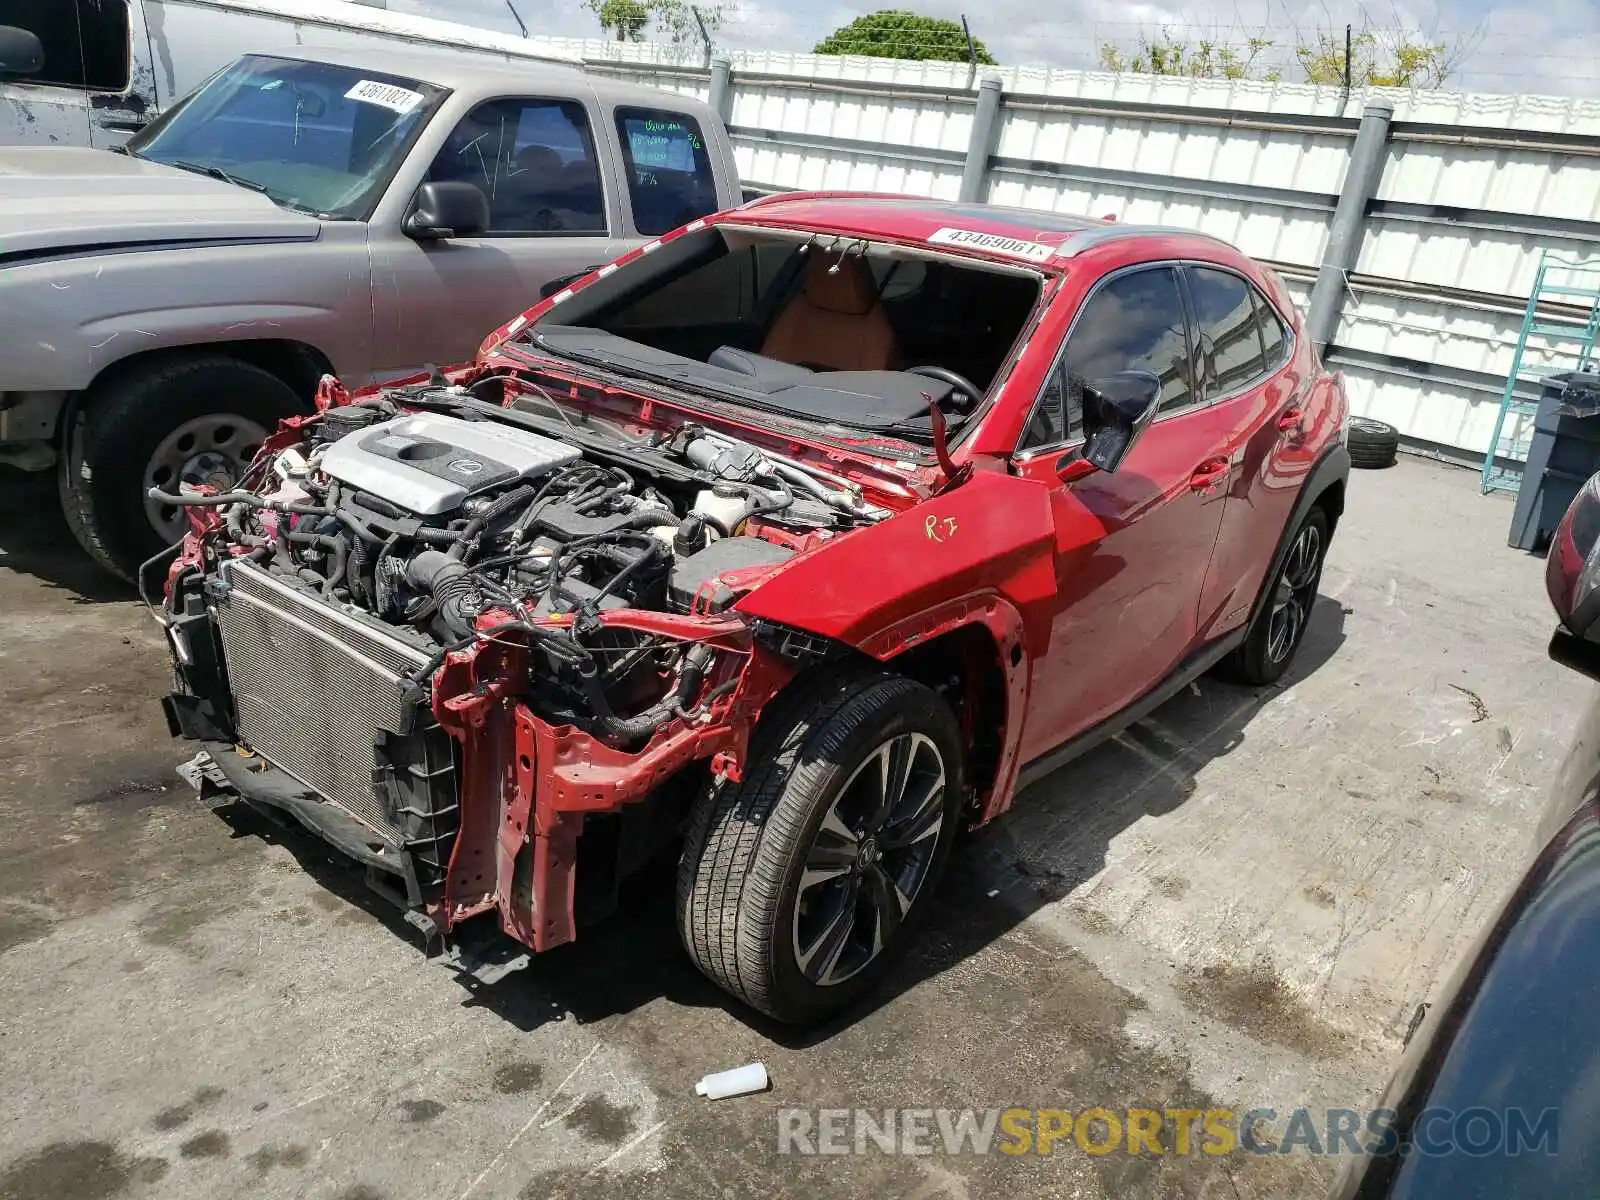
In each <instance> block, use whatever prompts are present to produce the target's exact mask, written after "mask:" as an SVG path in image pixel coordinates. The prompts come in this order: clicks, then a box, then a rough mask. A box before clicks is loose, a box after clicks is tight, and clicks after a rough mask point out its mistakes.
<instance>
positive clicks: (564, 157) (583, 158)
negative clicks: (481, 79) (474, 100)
mask: <svg viewBox="0 0 1600 1200" xmlns="http://www.w3.org/2000/svg"><path fill="white" fill-rule="evenodd" d="M427 179H428V181H429V182H436V181H447V180H448V181H455V182H460V183H471V184H473V185H475V186H476V187H478V188H480V189H482V191H483V193H484V195H486V196H487V197H488V198H489V234H490V235H491V236H493V235H502V236H505V235H510V236H533V235H542V236H560V235H562V234H583V235H593V234H603V233H605V232H606V213H605V196H604V192H603V191H602V190H601V187H600V171H599V168H598V166H597V165H596V158H595V149H594V137H593V135H592V134H591V132H590V129H589V118H588V115H587V114H586V113H585V112H584V108H583V105H582V104H580V103H578V102H577V101H575V100H536V99H526V98H508V99H503V100H490V101H488V102H486V103H484V104H480V105H478V106H477V107H476V108H474V109H473V110H472V111H471V112H470V113H468V114H467V115H466V116H465V117H463V118H462V119H461V123H460V124H459V125H457V126H456V127H455V129H453V130H452V131H451V133H450V136H449V137H448V138H447V139H446V140H445V144H444V146H443V147H441V148H440V150H439V153H438V155H437V156H435V158H434V160H433V164H432V165H431V166H430V167H429V168H428V175H427Z"/></svg>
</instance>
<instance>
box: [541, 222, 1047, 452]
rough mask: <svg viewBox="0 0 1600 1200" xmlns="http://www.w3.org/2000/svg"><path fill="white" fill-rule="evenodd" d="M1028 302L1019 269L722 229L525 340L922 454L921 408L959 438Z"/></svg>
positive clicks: (561, 309)
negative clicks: (934, 409) (934, 408)
mask: <svg viewBox="0 0 1600 1200" xmlns="http://www.w3.org/2000/svg"><path fill="white" fill-rule="evenodd" d="M1039 295H1040V279H1039V277H1038V276H1037V275H1036V274H1033V273H1031V272H1027V271H1021V270H1007V269H1006V268H1004V267H1001V266H998V265H994V266H991V265H987V264H983V263H976V262H957V261H955V260H952V259H947V258H941V257H939V256H938V255H937V254H934V253H932V252H926V251H921V250H918V249H914V248H911V247H906V246H900V245H897V244H892V243H886V242H872V241H868V240H866V239H859V238H858V239H846V238H840V237H836V236H834V235H832V234H828V235H815V236H811V235H807V234H804V233H798V234H797V233H790V232H786V231H765V230H755V229H747V228H741V227H736V226H718V227H713V228H711V229H707V230H703V231H701V232H698V233H691V234H686V235H684V236H682V237H679V238H676V239H674V240H673V241H671V242H669V243H667V244H666V245H664V246H662V247H661V248H660V249H659V250H657V251H656V252H655V253H653V254H650V255H647V256H642V257H640V258H637V259H635V260H633V261H632V262H630V263H628V264H627V265H626V266H624V267H622V268H620V269H619V270H617V271H616V272H615V273H614V274H612V275H610V276H608V277H606V278H603V279H597V280H595V281H594V282H592V283H590V284H588V285H587V286H585V287H584V288H582V289H580V290H579V291H578V292H576V293H575V294H574V295H573V296H572V297H571V298H570V299H568V300H565V301H564V302H563V303H561V304H560V305H559V306H558V307H556V308H554V309H552V310H551V311H550V312H549V313H547V314H546V315H545V316H544V317H542V318H541V319H540V320H539V321H538V322H536V323H535V324H534V325H533V326H532V328H531V329H530V330H528V331H527V332H526V333H525V334H524V335H523V336H524V338H525V339H526V340H528V341H530V342H531V343H532V344H533V345H534V346H535V347H537V348H538V349H540V350H543V351H545V352H547V353H549V354H551V355H554V356H556V357H560V358H567V359H570V360H573V361H576V362H580V363H583V364H586V365H588V366H592V367H597V368H601V369H604V370H606V371H608V372H610V373H612V374H616V375H622V376H630V377H633V378H638V379H644V380H649V381H653V382H659V383H664V384H667V385H670V386H673V387H676V388H680V389H683V390H688V391H696V392H702V393H706V394H708V395H713V396H716V397H719V398H726V399H729V400H732V401H734V402H736V403H739V404H744V405H749V406H752V407H756V408H761V409H764V410H767V411H769V412H773V413H777V414H781V415H784V416H789V417H793V418H795V419H797V420H800V421H804V422H807V423H811V424H818V425H822V426H824V427H829V426H834V427H838V428H839V429H841V430H845V431H860V432H861V433H868V434H873V433H875V434H880V435H887V436H890V437H893V438H895V439H899V440H910V441H912V442H921V443H924V444H926V443H928V442H930V441H931V440H932V426H933V419H932V415H931V413H930V411H929V410H930V405H931V404H937V405H938V406H939V408H940V410H941V412H942V414H943V415H944V417H945V419H946V423H947V424H948V425H949V426H952V427H954V428H959V427H960V426H961V425H962V424H964V423H965V422H967V421H968V420H970V419H971V417H972V416H973V415H974V413H975V412H976V411H977V410H978V409H979V407H980V406H981V404H982V402H983V399H984V397H985V396H986V395H987V393H988V392H989V390H990V388H991V386H992V385H993V384H994V383H995V382H996V380H997V379H998V378H999V376H1000V373H1001V371H1002V370H1003V368H1004V366H1005V364H1006V363H1007V362H1008V361H1009V359H1010V357H1011V354H1012V350H1013V347H1014V346H1015V345H1017V343H1018V341H1019V339H1020V336H1021V334H1022V331H1023V330H1024V329H1026V328H1027V327H1028V325H1029V323H1030V321H1031V319H1032V314H1033V311H1034V307H1035V305H1036V304H1037V303H1038V301H1039ZM856 436H857V437H859V434H857V435H856Z"/></svg>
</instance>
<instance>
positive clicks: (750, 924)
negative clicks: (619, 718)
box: [677, 671, 963, 1024]
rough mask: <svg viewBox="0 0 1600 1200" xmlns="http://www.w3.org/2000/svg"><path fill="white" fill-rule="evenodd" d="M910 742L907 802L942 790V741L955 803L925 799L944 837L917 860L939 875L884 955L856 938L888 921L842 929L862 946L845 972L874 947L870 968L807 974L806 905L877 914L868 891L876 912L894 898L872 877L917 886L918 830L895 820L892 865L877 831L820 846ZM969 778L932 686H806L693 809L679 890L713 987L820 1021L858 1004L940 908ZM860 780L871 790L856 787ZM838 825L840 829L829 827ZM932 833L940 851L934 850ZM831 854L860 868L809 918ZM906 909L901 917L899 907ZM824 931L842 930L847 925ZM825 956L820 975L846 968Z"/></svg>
mask: <svg viewBox="0 0 1600 1200" xmlns="http://www.w3.org/2000/svg"><path fill="white" fill-rule="evenodd" d="M919 739H920V740H919ZM906 745H909V746H911V747H914V749H912V750H911V751H910V753H912V754H913V755H915V756H918V757H917V758H916V762H915V763H913V764H911V766H908V767H907V769H906V772H905V777H906V778H907V779H908V780H915V781H917V782H916V783H915V786H914V787H913V786H909V785H908V786H907V787H906V789H905V792H906V794H907V795H909V794H911V793H912V792H913V791H915V792H916V793H917V794H919V795H921V794H924V791H923V789H924V785H925V786H926V787H927V788H929V789H931V788H933V787H934V786H936V784H934V783H932V782H930V780H931V779H932V778H933V777H932V774H931V763H932V758H931V757H929V747H931V748H932V751H933V752H934V753H936V754H937V756H938V757H939V759H940V760H941V762H942V767H943V772H944V776H943V778H944V790H943V795H942V796H941V797H940V798H939V799H938V800H937V801H936V802H935V801H933V800H932V796H933V792H932V791H931V790H928V791H927V792H926V793H925V794H926V795H927V796H928V797H929V798H930V800H929V803H928V804H927V805H926V807H925V808H924V810H923V811H924V812H925V813H926V814H928V816H929V818H930V819H931V814H933V813H934V812H935V811H937V814H938V820H939V825H938V828H937V831H936V832H934V833H927V834H925V835H924V836H922V837H920V838H914V839H913V840H912V847H914V848H915V851H916V854H918V855H921V854H923V853H926V854H927V862H926V867H925V868H919V869H921V870H922V873H921V874H920V876H919V877H918V882H917V883H916V885H915V888H914V890H913V893H912V895H911V896H910V904H909V907H906V908H905V909H904V910H903V912H904V915H903V917H901V919H900V920H899V923H898V925H895V926H893V927H892V928H891V931H890V934H889V936H888V937H886V938H883V939H882V949H881V950H879V951H878V952H877V953H876V955H875V956H873V955H872V953H871V949H872V948H871V947H870V946H866V945H864V944H863V945H861V946H859V947H857V946H856V935H855V933H854V932H853V931H855V930H861V931H862V933H863V936H862V938H861V941H862V942H863V943H864V942H865V941H866V940H867V939H866V937H865V936H864V934H865V930H866V929H867V928H869V927H870V928H871V929H873V930H878V929H880V928H881V926H879V925H878V924H877V923H875V922H871V921H866V922H865V923H863V921H862V920H860V919H858V918H857V917H851V918H849V919H848V920H846V921H844V922H843V924H844V925H847V926H848V928H846V931H845V936H844V939H842V941H841V944H843V941H848V942H849V943H850V944H849V945H848V946H846V947H845V949H844V951H842V952H841V953H838V954H836V955H834V956H833V960H832V962H833V963H837V964H838V965H839V967H840V968H841V969H842V968H844V967H847V966H848V965H849V960H850V957H851V956H852V955H854V956H857V957H859V955H860V954H861V953H866V954H867V957H866V958H865V960H864V962H863V964H862V965H859V966H857V967H856V968H855V969H854V971H853V973H851V974H849V975H848V976H842V975H841V977H840V978H839V979H837V981H828V980H821V981H819V980H815V979H812V978H808V977H807V976H806V974H805V972H804V970H803V968H802V963H801V956H800V945H799V943H800V938H801V933H802V925H805V924H807V923H808V922H812V921H814V920H815V918H813V917H812V916H811V915H809V914H808V911H807V909H808V908H809V907H810V906H811V905H813V903H816V904H818V905H824V904H831V906H832V908H833V909H834V910H835V911H838V912H841V913H842V912H844V911H845V909H846V907H848V908H849V911H850V912H851V913H858V912H861V911H865V910H864V909H857V908H856V905H857V904H858V903H862V901H861V900H859V899H858V897H866V898H867V899H866V901H865V903H867V904H868V905H870V903H871V901H872V897H873V896H883V897H887V896H888V895H889V893H888V892H885V891H883V890H882V885H881V884H875V883H874V882H872V880H874V879H888V878H890V877H891V873H894V875H895V877H897V878H899V879H902V880H904V879H906V878H907V876H905V875H904V874H903V870H904V865H903V863H902V860H901V859H899V858H898V857H896V856H899V855H901V854H903V853H909V849H907V850H902V849H897V848H893V844H894V842H895V841H897V840H900V839H902V838H910V837H911V836H912V835H911V831H910V829H909V827H905V828H901V829H900V831H899V832H898V833H896V832H894V828H893V827H894V823H893V822H890V823H889V824H888V825H886V826H884V827H883V834H882V844H883V846H884V847H889V849H886V850H884V851H883V852H882V854H880V858H879V860H872V853H873V850H872V847H873V846H874V845H875V844H876V838H875V837H873V836H867V837H861V838H859V839H858V841H856V842H855V843H854V844H848V843H836V844H835V845H833V846H832V847H831V848H828V849H824V848H823V847H822V846H821V845H820V842H819V839H820V837H821V836H822V835H821V830H822V825H823V822H824V820H825V819H828V818H830V817H831V816H835V815H840V816H843V815H844V814H845V813H846V812H847V811H849V810H848V809H847V808H846V804H847V803H849V802H853V798H854V797H855V796H856V795H857V794H858V793H860V794H862V795H863V796H864V795H865V793H864V792H862V788H864V787H867V786H868V782H867V781H869V780H870V779H872V776H871V775H870V774H868V773H867V772H866V770H865V769H866V768H871V767H874V765H875V760H876V758H877V754H878V751H879V749H880V747H893V746H906ZM888 761H894V760H892V759H891V760H888ZM919 764H920V765H919ZM962 770H963V766H962V756H961V742H960V737H959V734H958V731H957V728H956V723H955V719H954V717H953V716H952V715H951V713H950V710H949V708H948V706H947V705H946V704H945V703H944V701H943V700H941V699H940V698H939V696H938V695H937V694H935V693H934V692H933V691H931V690H930V689H929V688H927V687H924V686H923V685H922V684H920V683H916V682H914V681H912V680H909V679H905V678H902V677H899V676H895V675H888V674H884V673H877V672H862V671H853V672H850V673H846V674H826V675H819V676H817V677H816V678H814V679H811V680H804V679H803V680H801V681H799V682H797V683H796V684H795V685H794V686H793V687H792V688H791V689H790V691H789V692H788V693H786V694H785V695H783V696H781V697H780V698H779V699H778V701H776V702H775V704H774V706H773V708H772V709H770V710H769V715H768V718H767V719H766V720H764V721H763V722H762V725H761V728H760V730H758V732H757V736H756V739H755V741H754V742H753V743H752V753H751V755H750V761H749V765H748V767H747V769H746V772H745V775H744V782H743V783H742V784H740V785H734V784H731V783H725V784H721V785H717V784H711V785H708V786H707V788H706V790H705V791H704V792H703V793H702V794H701V796H700V798H699V799H698V801H697V802H696V804H695V807H694V809H693V812H692V813H691V816H690V822H689V831H688V834H687V836H686V838H685V841H684V849H683V857H682V859H681V861H680V863H679V867H678V887H677V910H678V929H679V932H680V934H681V935H682V937H683V944H684V946H685V948H686V949H687V950H688V951H689V955H690V957H691V958H693V959H694V961H695V963H696V965H697V966H699V968H700V970H701V971H703V972H704V973H705V974H706V975H707V976H708V977H709V978H710V979H711V980H712V981H713V982H714V983H717V984H718V985H720V986H721V987H723V988H724V989H726V990H727V991H728V992H730V993H732V994H733V995H734V996H736V997H738V998H739V999H741V1000H743V1001H744V1002H745V1003H747V1004H749V1005H750V1006H751V1007H752V1008H756V1009H758V1010H760V1011H761V1012H763V1013H766V1014H767V1015H768V1016H770V1017H774V1018H776V1019H777V1020H779V1021H784V1022H788V1023H792V1024H807V1023H813V1022H816V1021H819V1020H821V1019H823V1018H824V1017H826V1016H828V1015H829V1014H831V1013H834V1012H837V1011H839V1010H841V1009H843V1008H845V1007H848V1006H849V1005H850V1004H852V1003H853V1002H855V1001H856V1000H857V999H859V998H860V997H861V996H862V995H863V994H864V993H866V992H867V991H869V990H870V989H871V988H872V987H873V986H874V985H875V984H877V983H878V982H879V981H880V980H881V979H882V977H883V973H884V972H885V971H886V970H887V969H888V968H889V967H890V965H891V964H892V963H893V961H894V959H895V958H896V956H897V955H898V954H899V953H901V952H902V951H903V950H904V948H905V947H906V945H907V944H908V942H909V940H910V938H911V937H912V935H913V934H914V932H915V929H916V926H917V925H918V924H919V923H920V921H921V919H922V917H923V914H924V912H925V910H926V909H927V907H928V896H929V894H930V893H931V892H932V890H933V889H934V887H935V886H936V885H937V883H938V880H939V876H940V875H941V873H942V872H943V870H944V866H945V863H946V861H947V860H948V858H949V855H950V847H951V844H952V842H953V841H954V838H955V833H956V826H957V822H958V820H959V817H960V811H961V795H962V788H963V776H962ZM857 779H859V780H860V781H861V783H860V784H859V785H857V786H852V787H849V788H848V790H847V785H851V784H852V783H853V781H855V780H857ZM886 790H887V789H886ZM836 805H838V806H839V807H838V809H837V812H836V809H835V806H836ZM863 824H865V822H863ZM920 827H921V823H919V828H920ZM830 828H838V825H837V824H836V823H832V822H830ZM828 837H829V838H830V839H832V838H833V835H832V834H829V835H828ZM930 838H931V839H933V845H932V847H931V849H930V848H928V847H927V846H926V842H927V840H928V839H930ZM824 853H827V854H832V855H834V856H835V857H836V861H843V860H844V859H846V858H850V857H851V856H852V855H855V856H857V858H856V865H855V866H852V867H849V868H846V869H844V873H842V874H840V875H837V876H835V877H833V878H830V879H828V880H826V881H824V882H822V883H813V884H811V885H808V892H807V897H806V906H805V907H798V913H799V916H798V919H797V906H800V893H801V876H802V873H803V872H804V871H805V869H806V866H807V860H808V856H813V857H812V862H813V864H814V863H815V861H816V859H815V857H814V856H815V855H817V854H824ZM863 856H864V859H863ZM885 856H888V857H885ZM863 861H864V865H863ZM880 861H881V864H882V865H881V867H880V866H879V865H877V862H880ZM904 861H905V862H910V861H911V860H910V859H906V860H904ZM916 861H917V862H919V863H920V862H921V859H920V858H919V859H917V860H916ZM874 872H877V874H876V875H874ZM891 890H893V889H891ZM895 895H896V896H898V895H899V893H898V892H895ZM819 911H821V910H820V909H819ZM895 911H897V912H898V911H901V909H900V906H899V904H898V900H896V901H895ZM826 915H827V914H826V912H821V916H822V917H823V918H825V917H826ZM825 924H826V925H827V927H828V928H839V927H841V923H838V922H834V921H826V922H825ZM825 940H827V938H826V935H819V936H818V939H817V945H818V946H820V945H821V943H822V942H823V941H825ZM817 956H818V952H817V951H816V950H815V949H814V950H813V951H812V953H811V954H809V955H807V958H809V959H811V960H812V965H813V969H814V970H819V971H823V972H827V973H833V971H834V969H835V968H834V966H833V965H831V963H828V959H829V956H828V954H827V953H826V951H823V952H822V953H821V955H820V957H821V958H822V959H823V960H824V962H823V963H816V961H815V960H816V958H817ZM825 964H826V965H825Z"/></svg>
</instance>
